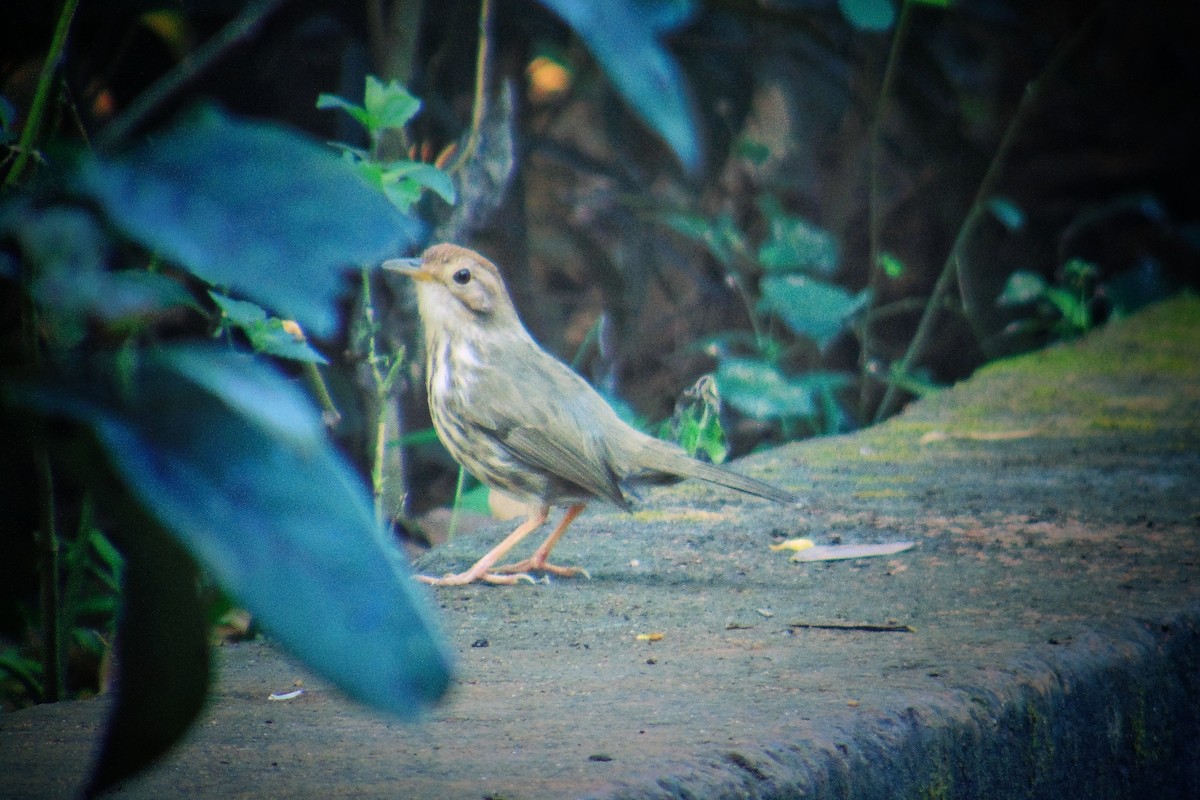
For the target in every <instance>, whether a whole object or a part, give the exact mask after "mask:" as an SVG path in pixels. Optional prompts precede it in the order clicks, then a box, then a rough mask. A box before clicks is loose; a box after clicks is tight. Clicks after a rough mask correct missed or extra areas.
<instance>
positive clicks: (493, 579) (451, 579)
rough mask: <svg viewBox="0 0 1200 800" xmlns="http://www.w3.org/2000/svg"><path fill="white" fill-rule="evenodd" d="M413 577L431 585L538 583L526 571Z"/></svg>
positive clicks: (449, 573) (452, 573) (468, 572)
mask: <svg viewBox="0 0 1200 800" xmlns="http://www.w3.org/2000/svg"><path fill="white" fill-rule="evenodd" d="M413 577H414V578H416V579H417V580H419V581H420V582H421V583H425V584H428V585H430V586H468V585H470V584H472V583H475V582H477V581H482V582H483V583H491V584H499V585H503V586H512V585H513V584H516V583H519V582H521V581H528V582H529V583H531V584H536V583H537V581H536V580H534V579H533V576H532V575H529V574H527V573H524V572H515V573H512V574H509V575H500V574H497V573H495V572H481V573H479V574H477V575H476V574H473V573H471V572H470V571H469V570H468V571H467V572H458V573H454V572H448V573H446V574H445V575H443V576H442V577H440V578H435V577H433V576H432V575H414V576H413Z"/></svg>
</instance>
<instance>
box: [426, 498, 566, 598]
mask: <svg viewBox="0 0 1200 800" xmlns="http://www.w3.org/2000/svg"><path fill="white" fill-rule="evenodd" d="M580 510H582V509H580ZM568 513H570V512H568ZM549 516H550V508H549V506H544V505H543V506H540V507H539V508H538V509H537V510H535V511H532V512H530V514H529V517H528V519H526V520H525V521H524V522H522V523H521V524H520V525H518V526H517V529H516V530H515V531H513V532H512V533H510V534H509V535H508V536H507V537H506V538H505V539H504V541H502V542H501V543H500V544H498V545H496V546H495V547H493V548H492V549H491V550H489V551H488V553H487V555H485V556H484V557H483V558H481V559H479V560H478V561H476V562H475V563H474V564H473V565H472V566H471V568H470V569H469V570H467V571H466V572H460V573H458V574H453V573H451V574H449V575H445V576H443V577H441V578H433V577H430V576H429V575H418V576H417V580H419V581H422V582H423V583H428V584H430V585H431V586H466V585H467V584H468V583H474V582H475V581H485V582H486V583H503V584H514V583H516V582H517V581H523V580H524V581H529V582H530V583H533V582H534V581H533V578H531V577H530V576H529V575H526V574H525V573H523V572H522V571H521V570H511V569H508V568H500V569H495V570H494V569H492V565H493V564H495V563H496V562H497V561H499V560H500V559H501V558H503V557H504V554H505V553H507V552H508V551H509V550H512V549H513V548H514V547H516V545H517V543H518V542H520V541H521V540H522V539H524V538H525V537H526V536H528V535H529V534H530V533H532V532H533V531H535V530H537V529H538V528H539V527H541V526H542V524H543V523H545V521H546V519H547V518H548V517H549ZM559 527H560V528H561V527H563V526H562V525H560V526H559ZM551 536H552V537H553V534H551ZM542 546H543V547H545V545H544V544H543V545H542ZM539 549H540V548H539ZM547 552H549V551H547ZM510 566H515V565H510ZM501 571H503V573H504V574H498V573H500V572H501Z"/></svg>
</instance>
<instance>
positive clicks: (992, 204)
mask: <svg viewBox="0 0 1200 800" xmlns="http://www.w3.org/2000/svg"><path fill="white" fill-rule="evenodd" d="M987 207H988V211H991V212H992V216H993V217H995V218H996V219H997V220H998V221H999V222H1000V224H1001V225H1003V226H1004V227H1005V228H1007V229H1008V230H1010V231H1019V230H1021V228H1023V227H1024V226H1025V212H1023V211H1021V209H1020V208H1018V207H1017V204H1016V203H1014V202H1013V201H1011V200H1009V199H1007V198H1004V197H993V198H991V199H990V200H988V201H987Z"/></svg>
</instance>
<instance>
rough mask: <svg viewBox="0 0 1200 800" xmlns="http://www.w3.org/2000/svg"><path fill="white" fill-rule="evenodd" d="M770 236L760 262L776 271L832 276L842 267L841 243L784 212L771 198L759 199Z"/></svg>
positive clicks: (764, 245)
mask: <svg viewBox="0 0 1200 800" xmlns="http://www.w3.org/2000/svg"><path fill="white" fill-rule="evenodd" d="M759 208H760V209H761V210H762V212H763V215H764V216H766V218H767V221H768V222H769V223H770V233H769V234H768V236H767V239H766V241H764V242H763V244H762V246H761V247H760V248H759V250H758V261H759V263H760V264H762V266H763V268H764V269H766V270H768V271H772V272H784V271H788V272H790V271H796V270H804V271H808V272H818V273H820V274H822V275H830V274H832V273H833V272H834V271H835V270H836V269H837V265H838V247H837V240H836V239H834V238H833V237H832V236H830V235H829V234H828V233H826V232H825V231H823V230H821V229H820V228H818V227H817V226H815V225H813V224H811V223H809V222H807V221H805V220H803V219H801V218H799V217H794V216H791V215H790V214H787V213H785V212H784V210H783V209H782V208H781V207H780V205H779V202H778V201H777V200H776V199H775V198H773V197H770V196H764V197H762V198H760V200H759Z"/></svg>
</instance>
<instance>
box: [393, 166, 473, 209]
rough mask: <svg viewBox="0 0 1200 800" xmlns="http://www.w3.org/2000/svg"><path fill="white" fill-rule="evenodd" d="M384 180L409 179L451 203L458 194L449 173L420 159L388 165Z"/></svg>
mask: <svg viewBox="0 0 1200 800" xmlns="http://www.w3.org/2000/svg"><path fill="white" fill-rule="evenodd" d="M383 180H384V182H385V183H392V182H396V181H401V180H403V181H408V182H410V183H413V184H416V185H417V186H419V187H420V188H422V189H429V190H430V191H432V192H434V193H435V194H437V196H438V197H440V198H442V199H443V200H445V201H446V202H447V203H450V204H453V203H454V201H455V197H456V194H457V193H456V192H455V189H454V181H452V180H451V179H450V176H449V175H447V174H446V173H445V172H443V171H442V170H440V169H438V168H437V167H435V166H434V165H432V164H424V163H422V162H420V161H397V162H395V163H393V164H390V165H388V166H387V167H386V168H385V170H384V173H383Z"/></svg>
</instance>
